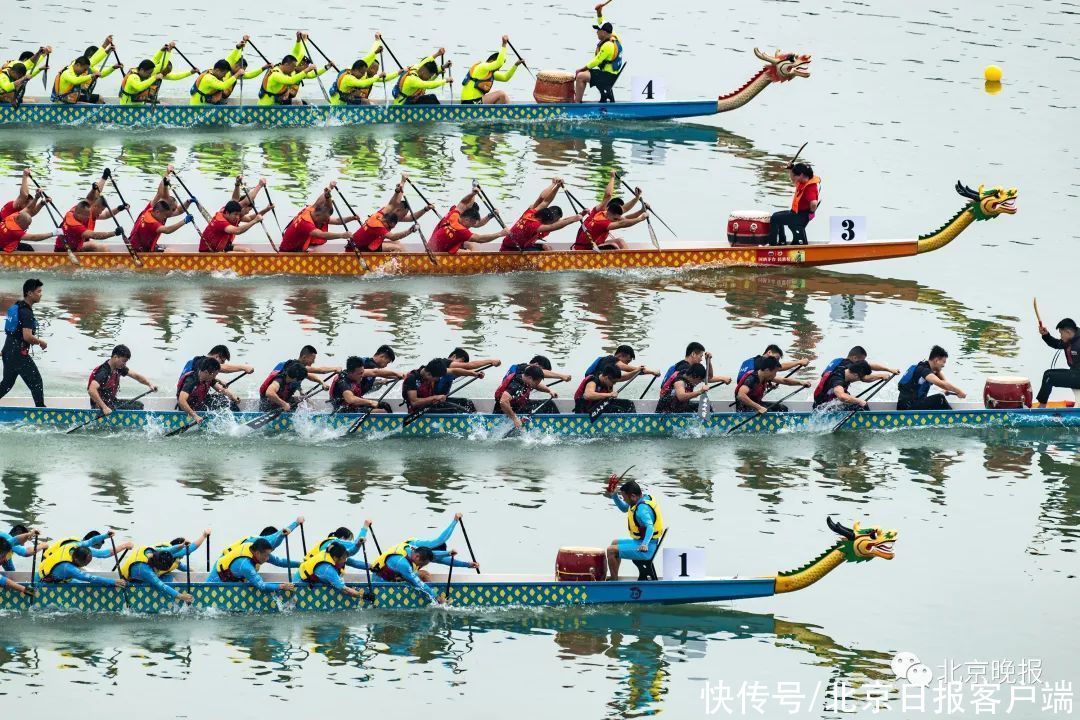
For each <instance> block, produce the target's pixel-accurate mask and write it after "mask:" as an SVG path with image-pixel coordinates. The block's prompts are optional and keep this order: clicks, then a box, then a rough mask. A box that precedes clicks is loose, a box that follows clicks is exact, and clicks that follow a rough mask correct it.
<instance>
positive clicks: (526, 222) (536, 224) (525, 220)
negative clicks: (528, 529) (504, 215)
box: [500, 208, 548, 250]
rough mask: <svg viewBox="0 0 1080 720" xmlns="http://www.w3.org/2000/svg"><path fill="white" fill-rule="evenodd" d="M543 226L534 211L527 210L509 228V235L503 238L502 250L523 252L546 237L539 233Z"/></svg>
mask: <svg viewBox="0 0 1080 720" xmlns="http://www.w3.org/2000/svg"><path fill="white" fill-rule="evenodd" d="M543 226H544V224H543V223H542V222H540V219H539V218H538V217H536V210H533V209H532V208H529V209H528V210H526V211H525V212H524V213H522V215H521V217H520V218H519V219H518V221H517V222H516V223H514V226H513V227H511V228H510V233H509V234H508V235H507V236H506V237H505V238H503V242H502V248H500V249H502V250H524V249H525V248H528V247H530V246H532V245H535V244H536V243H537V242H538V241H540V240H543V239H544V238H546V237H547V236H548V233H546V232H545V233H542V232H540V228H542V227H543Z"/></svg>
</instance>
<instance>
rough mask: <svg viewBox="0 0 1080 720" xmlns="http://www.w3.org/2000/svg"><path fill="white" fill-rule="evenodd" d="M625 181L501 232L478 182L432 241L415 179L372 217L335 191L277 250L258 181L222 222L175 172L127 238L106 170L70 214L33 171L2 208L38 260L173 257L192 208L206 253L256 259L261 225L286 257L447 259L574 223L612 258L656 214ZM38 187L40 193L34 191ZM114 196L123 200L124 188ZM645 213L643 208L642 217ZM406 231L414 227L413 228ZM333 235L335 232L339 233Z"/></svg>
mask: <svg viewBox="0 0 1080 720" xmlns="http://www.w3.org/2000/svg"><path fill="white" fill-rule="evenodd" d="M617 179H618V176H617V175H616V173H615V171H614V170H613V171H612V172H611V174H610V177H609V179H608V183H607V186H606V187H605V189H604V196H603V199H602V200H601V201H600V202H599V203H598V204H597V205H595V206H593V207H592V208H588V209H587V208H585V206H584V205H577V203H578V202H579V201H578V200H577V198H575V197H574V196H573V195H572V194H570V193H569V191H567V190H566V187H565V183H564V182H563V180H562V179H561V178H555V179H554V180H553V181H552V182H551V184H550V185H549V186H548V187H547V188H545V190H544V191H543V192H542V193H541V194H540V196H539V197H538V198H537V199H536V201H535V202H533V204H532V205H530V206H529V207H528V208H527V209H526V210H525V211H524V212H523V213H522V215H521V217H520V218H519V219H518V220H517V221H516V222H515V223H514V224H513V225H512V226H506V225H505V224H504V223H503V220H502V217H501V215H500V214H499V212H498V210H496V209H495V207H494V206H493V205H492V204H491V202H490V200H489V198H488V196H487V193H486V192H485V191H484V189H483V188H482V187H481V186H480V185H479V183H475V182H474V183H473V186H472V188H471V190H470V191H469V193H468V194H467V195H465V196H464V197H463V198H462V199H461V200H460V201H459V202H458V203H457V204H455V205H453V206H452V207H451V208H450V209H449V211H448V212H447V213H446V214H445V215H444V216H443V217H442V218H441V219H440V220H439V221H438V222H437V223H436V225H435V229H434V230H433V231H432V233H431V238H430V242H429V241H428V240H427V238H426V237H425V236H424V232H423V230H422V229H421V228H420V225H419V223H418V221H419V219H420V218H422V217H423V216H424V215H425V214H427V212H429V211H432V210H435V206H434V205H432V204H429V203H426V202H425V203H424V206H423V207H421V208H419V209H418V210H414V209H413V207H412V206H411V205H410V204H409V202H408V201H407V200H406V198H405V191H406V186H407V185H408V186H409V187H411V188H412V189H413V190H414V191H416V192H417V193H418V194H419V191H418V190H416V186H415V185H413V184H412V181H411V180H410V179H409V176H408V174H406V173H402V175H401V177H400V179H399V181H398V183H397V185H396V186H395V187H394V193H393V195H392V196H391V197H390V198H389V200H387V202H386V204H385V205H383V206H382V207H381V208H380V209H378V210H376V211H375V212H374V213H372V214H370V215H368V216H367V217H366V218H361V217H359V216H358V215H355V214H344V213H342V212H341V205H339V202H340V203H344V205H345V207H346V208H347V209H351V205H350V204H349V202H348V200H347V199H346V198H345V196H344V194H343V193H342V192H341V190H340V189H339V188H338V186H337V183H336V182H331V183H330V184H329V185H327V186H326V187H325V188H324V189H323V191H322V192H320V193H319V195H318V196H317V197H316V198H314V199H313V200H312V202H311V204H310V205H308V206H306V207H305V208H304V209H303V210H301V211H300V212H299V213H298V214H297V215H296V216H295V217H294V218H292V219H291V220H290V221H289V222H288V224H287V225H286V226H285V228H284V229H283V230H282V231H281V239H280V242H279V243H275V242H274V240H273V238H271V236H270V231H269V229H268V228H267V226H266V225H264V224H263V220H264V218H265V217H266V216H267V215H268V214H269V213H272V212H273V213H274V218H275V221H276V220H277V213H276V211H275V208H274V205H273V203H270V202H269V191H268V189H267V188H266V181H265V180H259V181H258V182H257V183H256V184H255V185H254V186H252V187H251V188H248V187H246V186H245V184H244V178H243V177H239V176H238V177H237V178H236V180H235V182H234V186H233V192H232V195H231V196H230V197H229V199H228V200H227V201H226V202H225V203H224V205H223V206H222V207H221V208H220V209H219V210H218V211H217V212H216V213H214V214H211V213H210V212H209V211H207V210H206V209H205V208H204V207H203V206H202V204H201V203H199V201H198V199H196V198H195V196H194V195H191V194H190V192H189V191H188V189H187V187H186V185H184V184H183V180H182V179H180V178H179V176H178V175H177V174H176V172H175V170H174V169H173V167H172V166H169V168H168V170H167V171H166V173H165V175H164V176H162V178H161V181H160V182H159V183H158V187H157V190H156V192H155V193H154V196H153V198H151V199H150V201H149V202H148V203H147V204H146V206H145V207H144V208H143V209H142V211H140V212H139V214H138V216H137V218H136V217H135V216H132V217H133V218H134V224H133V225H132V227H131V229H130V231H125V230H124V228H123V227H122V226H121V224H120V220H119V217H118V216H119V215H120V214H122V213H124V212H127V213H128V214H129V215H130V214H131V211H130V208H129V206H128V205H126V204H124V203H123V202H122V200H120V199H118V201H117V204H115V205H110V204H109V202H108V200H107V199H106V196H105V191H106V184H107V183H108V182H112V183H114V189H115V179H114V178H113V177H112V175H111V173H110V172H109V171H108V170H106V171H105V172H104V173H103V174H102V177H101V178H100V179H98V180H97V181H95V182H94V183H93V184H92V185H91V187H90V190H89V192H88V193H87V194H86V196H85V197H84V198H82V199H81V200H79V201H78V202H76V203H75V205H74V206H72V207H71V208H70V209H69V210H68V211H67V212H63V211H61V210H60V209H59V208H58V207H57V206H56V205H55V204H54V203H53V201H52V199H51V198H50V197H49V195H48V194H47V193H46V192H45V190H44V189H42V188H41V187H40V185H37V181H36V180H35V179H34V177H33V175H32V173H31V171H30V169H29V168H27V169H25V170H23V176H22V181H21V184H20V188H19V194H18V196H17V197H15V198H14V199H13V200H10V201H8V202H7V203H5V204H4V205H3V206H0V251H2V252H33V251H34V248H33V247H32V246H31V245H30V244H29V243H33V242H41V241H48V240H55V242H54V245H53V249H54V250H55V251H56V252H68V253H80V252H107V251H108V249H109V248H108V246H107V245H105V244H104V242H103V241H104V240H106V239H109V238H113V237H117V236H119V237H121V238H122V239H123V240H124V242H125V243H126V244H127V245H128V247H129V249H130V250H131V251H132V252H135V253H154V252H170V251H172V249H170V248H169V247H167V246H166V245H164V244H163V240H164V236H166V235H171V234H172V233H175V232H176V231H177V230H180V229H181V228H183V227H184V226H185V225H187V224H189V223H191V224H194V223H195V222H196V221H195V218H194V216H193V215H192V206H194V207H195V208H196V209H197V210H198V211H199V212H200V213H202V215H203V217H204V218H205V219H206V225H205V227H203V228H201V229H199V228H198V226H197V225H194V227H196V230H197V231H198V232H199V252H204V253H222V252H237V253H247V252H252V248H250V247H246V246H243V245H240V244H238V239H239V236H241V235H243V234H244V233H246V232H248V231H249V230H251V229H252V228H254V227H255V226H257V225H261V226H262V227H263V230H264V232H265V233H266V237H267V238H268V239H269V240H270V243H271V245H272V246H273V247H274V248H275V249H276V250H278V251H279V252H285V253H306V252H311V251H313V250H314V249H315V248H317V247H318V246H320V245H325V244H326V243H327V241H329V240H339V239H340V240H346V241H347V242H346V243H345V248H344V251H345V252H348V253H359V252H364V253H375V252H404V251H405V249H406V248H405V246H404V245H402V242H401V241H402V240H403V239H404V238H406V237H408V236H409V235H412V234H413V233H420V236H421V238H422V240H423V242H424V244H425V247H427V248H429V250H431V251H434V252H440V253H450V254H457V253H462V252H470V251H473V250H477V249H478V246H479V245H480V244H482V243H489V242H492V241H495V240H501V242H502V244H501V246H500V248H499V249H500V250H501V251H504V252H525V251H546V250H549V249H550V248H549V246H548V245H546V244H545V243H544V240H545V238H547V236H548V235H549V234H550V233H552V232H555V231H557V230H561V229H562V228H565V227H567V226H569V225H574V224H577V225H578V229H577V237H576V239H575V241H574V244H573V246H572V248H573V249H574V250H613V249H619V248H625V247H626V243H625V242H624V241H623V240H622V239H621V238H619V237H617V236H616V235H614V234H613V233H614V231H616V230H620V229H622V228H628V227H632V226H634V225H637V224H638V223H640V222H642V221H644V220H646V219H647V218H648V217H649V210H650V208H649V206H648V205H646V204H645V203H644V202H643V201H642V199H641V189H640V188H635V189H634V194H633V196H632V197H631V198H630V199H629V200H624V199H623V198H620V197H617V196H616V194H615V182H616V180H617ZM177 180H179V182H177ZM31 183H34V184H35V185H36V188H34V189H31V187H30V185H31ZM177 185H179V187H180V190H179V191H178V190H177V187H176V186H177ZM560 190H563V191H564V192H566V196H567V198H568V200H569V201H570V202H571V204H572V205H574V206H575V208H576V210H577V212H575V213H574V214H571V215H566V216H564V214H563V210H562V208H561V207H559V206H558V205H555V204H554V201H555V199H556V196H557V195H558V193H559V191H560ZM116 192H117V194H118V195H119V190H118V189H117V190H116ZM180 192H183V193H185V194H187V199H181V196H180ZM260 193H265V194H266V197H267V205H266V206H265V207H263V208H261V209H259V208H257V207H256V202H257V200H258V197H259V195H260ZM335 195H336V197H335ZM421 197H422V196H421ZM478 198H479V200H480V202H482V203H483V204H484V205H485V207H486V210H487V212H486V214H482V213H481V209H480V203H479V202H478V201H477V200H478ZM638 205H640V207H638V208H636V209H635V206H638ZM42 209H44V210H46V212H47V214H48V215H49V217H50V219H51V220H52V222H53V225H54V229H53V230H50V231H48V232H38V233H31V232H30V226H31V224H32V222H33V219H34V217H35V216H36V215H38V213H40V212H41V210H42ZM103 220H112V226H113V227H111V228H109V229H99V227H98V223H99V222H100V221H103ZM492 220H496V221H497V223H498V224H499V225H500V226H502V227H500V228H499V229H497V230H494V231H492V232H477V230H478V229H479V228H482V227H484V226H485V225H487V224H488V223H490V222H491V221H492ZM350 223H358V226H357V227H356V229H352V230H351V229H349V224H350ZM406 223H411V225H408V226H407V227H406ZM331 226H335V228H334V229H331ZM279 227H280V226H279ZM338 228H340V229H338Z"/></svg>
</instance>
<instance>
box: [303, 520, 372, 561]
mask: <svg viewBox="0 0 1080 720" xmlns="http://www.w3.org/2000/svg"><path fill="white" fill-rule="evenodd" d="M369 528H371V521H370V520H365V521H364V524H363V526H361V528H360V532H359V536H357V535H353V531H352V530H350V529H349V528H347V527H345V526H342V527H339V528H338V529H337V530H335V531H334V532H332V533H330V534H329V535H327V536H326V537H325V538H323V539H322V540H320V541H319V542H317V543H315V548H314V550H326V549H328V548H329V547H330V545H331V544H333V543H337V544H338V545H341V546H342V547H343V548H345V554H346V556H347V557H348V558H349V559H348V561H346V563H345V564H346V565H348V566H349V567H352V568H356V569H357V570H366V569H368V566H367V565H366V564H364V563H363V562H362V561H360V560H353V559H352V558H353V556H354V555H356V554H357V553H359V552H360V550H361V546H363V544H364V543H365V542H366V540H367V535H368V529H369Z"/></svg>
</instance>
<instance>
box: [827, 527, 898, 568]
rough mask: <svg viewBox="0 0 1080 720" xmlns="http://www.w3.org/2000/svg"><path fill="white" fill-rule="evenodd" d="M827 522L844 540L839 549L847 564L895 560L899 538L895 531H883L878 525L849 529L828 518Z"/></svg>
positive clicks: (841, 541) (838, 546)
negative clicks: (895, 549)
mask: <svg viewBox="0 0 1080 720" xmlns="http://www.w3.org/2000/svg"><path fill="white" fill-rule="evenodd" d="M825 522H826V524H827V525H828V526H829V529H830V530H832V531H833V532H834V533H836V534H837V535H839V536H840V537H841V538H843V539H842V540H840V542H839V544H838V545H837V548H838V549H839V550H840V552H842V553H843V554H844V560H846V561H847V562H866V561H867V560H873V559H874V558H882V559H883V560H892V559H893V543H895V542H896V538H897V537H898V536H899V534H898V533H897V532H896V531H895V530H883V529H881V528H879V527H877V526H876V525H875V526H873V527H867V528H864V527H859V523H855V525H854V526H853V527H850V528H847V527H844V526H843V525H841V524H840V523H838V522H835V521H834V520H833V519H832V518H827V519H826V521H825Z"/></svg>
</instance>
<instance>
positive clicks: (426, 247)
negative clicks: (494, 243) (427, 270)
mask: <svg viewBox="0 0 1080 720" xmlns="http://www.w3.org/2000/svg"><path fill="white" fill-rule="evenodd" d="M389 49H390V48H387V50H389ZM391 55H393V53H391ZM405 182H407V183H409V187H411V188H412V189H413V192H414V193H416V196H417V197H418V198H420V202H422V203H424V205H425V206H432V205H431V203H429V202H428V199H427V198H426V197H424V193H422V192H420V188H418V187H416V185H414V184H413V181H412V179H411V178H408V177H406V178H405ZM405 207H406V208H408V210H409V217H411V218H412V221H413V224H415V225H416V229H417V230H419V231H420V242H422V243H423V244H424V252H426V253H427V256H428V260H430V261H431V264H432V265H438V264H439V261H438V260H436V259H435V256H434V255H433V254H432V253H431V247H430V246H429V245H428V241H427V237H425V236H424V229H423V228H422V227H420V224H419V223H417V222H416V213H414V212H413V210H412V207H411V206H410V205H409V203H408V202H406V203H405ZM432 207H433V206H432Z"/></svg>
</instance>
